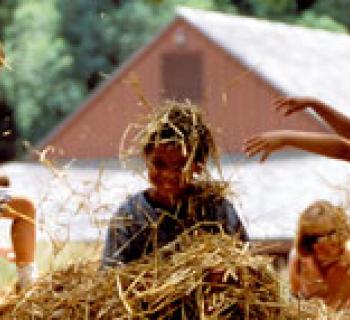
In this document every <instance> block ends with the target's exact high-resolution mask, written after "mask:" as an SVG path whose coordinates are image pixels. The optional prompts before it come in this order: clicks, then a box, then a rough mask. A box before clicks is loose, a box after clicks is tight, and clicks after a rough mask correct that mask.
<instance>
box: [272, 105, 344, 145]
mask: <svg viewBox="0 0 350 320" xmlns="http://www.w3.org/2000/svg"><path fill="white" fill-rule="evenodd" d="M275 106H276V110H277V111H281V112H282V113H283V114H284V115H285V116H289V115H290V114H293V113H295V112H298V111H300V110H304V109H306V108H308V107H309V108H311V109H312V110H314V111H315V112H316V113H317V114H318V115H319V116H320V117H321V118H322V119H323V120H324V121H325V122H326V123H327V124H328V125H329V126H331V128H332V129H333V130H334V131H335V132H336V133H337V134H339V135H341V136H343V137H345V138H348V139H350V118H349V117H347V116H346V115H344V114H342V113H340V112H338V111H337V110H335V109H333V108H332V107H331V106H329V105H327V104H325V103H323V102H321V101H319V100H316V99H313V98H283V99H278V100H276V102H275Z"/></svg>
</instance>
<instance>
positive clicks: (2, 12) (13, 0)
mask: <svg viewBox="0 0 350 320" xmlns="http://www.w3.org/2000/svg"><path fill="white" fill-rule="evenodd" d="M17 3H18V1H17V0H2V1H0V40H4V30H5V27H6V26H7V25H9V24H10V23H11V20H12V16H13V12H14V10H15V8H16V6H17Z"/></svg>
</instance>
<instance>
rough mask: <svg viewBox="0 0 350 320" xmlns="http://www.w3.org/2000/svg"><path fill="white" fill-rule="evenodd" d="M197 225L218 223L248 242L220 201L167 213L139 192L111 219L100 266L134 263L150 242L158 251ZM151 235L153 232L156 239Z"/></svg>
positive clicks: (236, 218)
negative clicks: (186, 229) (202, 222)
mask: <svg viewBox="0 0 350 320" xmlns="http://www.w3.org/2000/svg"><path fill="white" fill-rule="evenodd" d="M192 198H194V199H195V197H192ZM190 206H191V208H190ZM193 207H195V208H193ZM201 221H212V222H219V223H220V224H222V227H223V229H224V230H225V232H227V233H228V234H235V233H239V235H240V239H241V240H242V241H248V235H247V232H246V230H245V228H244V226H243V224H242V221H241V220H240V218H239V216H238V214H237V212H236V210H235V208H234V207H233V204H232V203H231V202H230V201H228V200H227V199H225V198H224V197H217V196H210V197H208V198H207V199H206V200H205V201H203V200H200V201H198V202H197V203H196V202H195V201H192V202H191V201H184V202H183V203H182V204H181V205H179V206H178V208H177V209H173V210H172V212H170V211H168V210H166V209H164V208H159V207H157V206H156V205H154V204H153V205H152V203H151V201H150V200H149V199H148V196H147V191H142V192H139V193H137V194H135V195H133V196H131V197H129V198H128V199H127V200H126V201H125V202H124V203H123V204H122V205H121V206H120V208H119V209H118V210H117V211H116V212H115V214H114V215H113V217H112V218H111V220H110V224H109V228H108V231H107V237H106V242H105V248H104V252H103V257H102V266H116V265H118V264H120V263H127V262H130V261H133V260H136V259H138V258H140V257H141V256H142V255H143V254H148V253H150V252H152V251H153V246H154V239H157V244H156V245H157V247H162V246H164V245H165V244H167V243H169V242H171V241H173V240H174V239H175V238H176V237H177V236H178V235H179V234H181V233H182V232H183V231H184V229H185V228H189V227H192V226H194V225H195V224H196V223H198V222H201ZM155 225H157V228H156V229H155V228H154V226H155ZM152 226H153V228H152ZM208 229H209V230H208V231H210V232H217V231H218V228H216V230H214V229H215V227H211V228H210V227H208ZM154 230H156V231H154ZM154 232H157V235H156V238H155V234H154Z"/></svg>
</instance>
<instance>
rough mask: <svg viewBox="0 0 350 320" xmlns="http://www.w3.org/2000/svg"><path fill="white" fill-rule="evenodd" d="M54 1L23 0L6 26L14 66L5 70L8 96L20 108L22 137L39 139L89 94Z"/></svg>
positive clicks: (19, 116) (2, 78)
mask: <svg viewBox="0 0 350 320" xmlns="http://www.w3.org/2000/svg"><path fill="white" fill-rule="evenodd" d="M59 22H60V15H59V12H58V11H57V8H56V6H55V3H54V1H46V0H37V1H35V0H22V1H20V2H19V5H18V7H17V8H16V10H15V11H14V16H13V22H12V24H11V25H10V26H8V28H7V32H6V34H5V44H6V52H7V56H8V57H9V59H10V62H11V64H12V68H13V70H12V71H11V70H7V71H5V72H3V74H2V77H1V81H2V82H3V85H4V95H5V99H6V101H9V102H10V104H11V105H12V106H14V109H15V116H16V120H17V121H16V122H17V124H18V127H19V130H20V134H21V137H22V138H25V139H29V140H32V141H37V140H38V139H39V138H40V137H42V136H43V135H44V134H45V133H47V132H48V130H50V129H51V128H52V126H53V125H54V124H56V123H57V121H59V120H60V119H62V118H63V117H64V116H65V115H67V114H68V113H69V112H70V111H71V110H72V109H73V107H74V106H76V105H77V103H78V102H79V101H81V99H82V97H83V96H84V94H85V92H84V89H83V88H82V86H81V85H80V84H79V82H77V81H75V80H74V78H72V77H71V68H72V65H73V59H72V57H71V56H70V55H69V53H68V51H67V44H66V42H65V40H64V39H63V38H60V37H58V35H57V31H58V27H59Z"/></svg>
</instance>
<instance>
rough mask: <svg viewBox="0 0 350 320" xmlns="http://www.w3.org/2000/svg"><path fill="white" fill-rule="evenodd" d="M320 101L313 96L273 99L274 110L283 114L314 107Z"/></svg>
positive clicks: (287, 114) (286, 114)
mask: <svg viewBox="0 0 350 320" xmlns="http://www.w3.org/2000/svg"><path fill="white" fill-rule="evenodd" d="M318 104H320V102H319V101H318V100H316V99H314V98H308V97H303V98H279V99H277V100H275V101H274V105H275V107H276V111H280V112H282V114H283V115H284V116H289V115H290V114H292V113H295V112H298V111H300V110H304V109H306V108H307V107H311V108H312V107H314V106H316V105H318Z"/></svg>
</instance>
